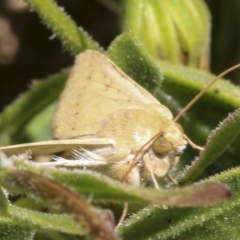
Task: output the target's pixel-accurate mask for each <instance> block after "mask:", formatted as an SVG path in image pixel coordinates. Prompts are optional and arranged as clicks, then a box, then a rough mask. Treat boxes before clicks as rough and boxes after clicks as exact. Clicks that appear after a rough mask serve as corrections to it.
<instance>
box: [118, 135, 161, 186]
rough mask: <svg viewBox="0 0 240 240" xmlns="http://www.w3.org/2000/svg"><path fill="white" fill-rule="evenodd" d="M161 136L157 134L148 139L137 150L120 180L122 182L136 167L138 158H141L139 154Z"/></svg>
mask: <svg viewBox="0 0 240 240" xmlns="http://www.w3.org/2000/svg"><path fill="white" fill-rule="evenodd" d="M162 134H163V133H162V132H159V133H157V134H156V135H154V136H153V137H152V138H150V139H149V140H148V141H147V142H146V143H145V144H143V145H142V147H141V148H139V150H138V151H137V153H136V154H135V156H134V158H133V160H132V162H131V164H130V166H129V168H128V170H127V171H126V173H125V174H124V176H123V178H122V179H121V181H122V182H125V181H126V178H127V176H128V174H129V173H130V172H131V170H132V169H133V168H134V167H135V166H136V164H137V160H138V157H139V156H141V152H145V151H146V150H147V149H148V148H149V147H150V144H151V143H152V141H154V140H155V139H156V138H157V137H159V136H160V135H162Z"/></svg>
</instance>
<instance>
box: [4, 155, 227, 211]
mask: <svg viewBox="0 0 240 240" xmlns="http://www.w3.org/2000/svg"><path fill="white" fill-rule="evenodd" d="M23 159H24V156H19V157H16V156H15V157H12V158H10V159H7V158H6V157H4V156H3V157H2V162H1V165H2V167H1V172H0V178H1V183H2V185H3V186H4V187H5V188H7V189H8V190H9V191H11V192H14V193H28V192H30V193H31V192H33V194H34V190H35V189H34V188H36V186H38V188H40V186H39V185H41V183H40V182H39V183H36V182H37V179H38V178H40V174H41V175H43V176H44V175H45V176H51V177H52V178H54V179H55V180H56V181H57V182H60V183H63V184H65V185H67V186H70V187H71V188H73V189H75V190H76V191H77V192H79V193H80V194H81V195H85V196H86V197H88V196H89V195H91V194H92V193H94V200H105V201H113V202H129V203H155V204H159V205H166V206H179V207H185V206H189V207H194V206H206V205H209V204H215V203H217V202H219V201H223V200H225V199H227V198H228V197H230V192H229V189H228V188H227V187H226V186H225V185H222V184H220V183H217V182H208V181H207V182H202V183H199V184H198V185H193V186H188V187H185V188H176V189H168V190H164V191H159V190H157V189H152V188H139V187H135V186H131V185H128V184H124V183H120V182H119V181H116V180H113V179H111V178H109V177H106V176H104V175H102V174H99V173H96V172H93V171H92V172H91V171H81V170H78V171H77V170H75V171H74V172H73V171H67V170H66V169H52V168H48V169H47V168H46V169H45V168H42V167H41V164H37V166H36V164H29V163H25V162H23ZM9 161H10V162H9ZM11 162H12V163H13V165H12V164H11ZM14 166H15V167H17V169H19V168H20V169H21V170H15V167H14ZM22 169H26V170H24V171H25V172H26V171H29V172H28V173H29V174H31V173H30V171H31V172H34V173H35V174H39V175H38V177H37V176H36V178H34V177H32V178H31V179H33V181H34V188H33V187H30V186H31V181H30V180H28V179H25V177H24V176H22V175H23V174H24V173H23V174H22V173H21V171H23V170H22ZM18 172H19V173H18ZM18 175H20V177H19V176H18ZM18 178H19V179H22V181H23V183H21V181H20V180H19V179H18ZM23 184H25V185H27V186H28V185H29V188H30V189H29V190H28V191H26V190H25V189H23V188H22V185H23ZM25 185H24V186H25ZM35 185H36V186H35ZM42 185H44V186H45V185H46V184H45V183H43V184H42ZM30 190H31V191H30ZM38 192H39V191H38ZM38 192H37V194H38V195H39V193H38ZM40 192H43V194H44V195H45V197H47V195H46V194H48V193H46V191H44V190H41V191H40ZM52 192H53V190H52ZM203 193H204V194H203ZM213 193H214V194H213ZM56 196H57V193H56ZM51 198H52V197H51ZM65 198H66V196H65Z"/></svg>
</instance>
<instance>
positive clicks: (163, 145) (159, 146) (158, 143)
mask: <svg viewBox="0 0 240 240" xmlns="http://www.w3.org/2000/svg"><path fill="white" fill-rule="evenodd" d="M152 147H153V150H154V151H155V152H156V153H158V154H160V155H164V154H166V153H168V152H169V151H170V150H171V149H172V144H171V142H170V141H168V140H167V139H166V138H165V137H164V136H159V137H158V138H157V139H156V140H155V141H154V142H153V145H152Z"/></svg>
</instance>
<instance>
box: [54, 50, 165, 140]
mask: <svg viewBox="0 0 240 240" xmlns="http://www.w3.org/2000/svg"><path fill="white" fill-rule="evenodd" d="M139 104H159V105H161V104H160V103H159V102H158V100H157V99H156V98H154V97H153V96H152V95H151V94H150V93H148V92H147V91H146V90H145V89H143V88H142V87H141V86H139V85H138V84H137V83H136V82H134V81H133V80H132V79H131V78H130V77H128V76H127V75H126V74H125V73H124V72H123V71H122V70H121V69H120V68H119V67H117V66H116V65H115V64H114V63H113V62H112V61H110V60H109V59H108V58H107V57H106V56H104V55H102V54H100V53H98V52H96V51H91V50H87V51H85V52H84V53H81V54H79V55H78V56H77V57H76V61H75V64H74V66H73V68H72V70H71V73H70V76H69V79H68V80H67V83H66V86H65V88H64V91H63V92H62V94H61V96H60V99H59V102H58V105H57V108H56V110H55V113H54V116H53V120H52V129H53V137H54V138H56V139H67V138H77V137H79V136H81V135H91V134H96V133H97V132H98V131H99V129H100V128H101V122H102V120H103V119H104V118H105V117H107V116H108V115H109V114H111V113H112V112H114V111H117V110H120V109H124V108H130V107H133V106H136V105H139Z"/></svg>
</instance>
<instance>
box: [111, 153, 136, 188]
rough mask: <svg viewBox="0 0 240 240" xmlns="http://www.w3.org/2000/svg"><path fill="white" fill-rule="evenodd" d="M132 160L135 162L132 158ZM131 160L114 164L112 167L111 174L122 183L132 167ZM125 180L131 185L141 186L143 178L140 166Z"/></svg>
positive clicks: (132, 170)
mask: <svg viewBox="0 0 240 240" xmlns="http://www.w3.org/2000/svg"><path fill="white" fill-rule="evenodd" d="M130 158H131V160H133V157H132V156H131V157H130ZM131 160H129V158H128V159H125V160H122V161H119V162H117V163H113V164H112V165H111V167H110V172H109V174H110V175H111V176H112V177H114V178H116V179H118V180H120V181H122V179H123V178H124V177H125V176H126V172H128V171H129V168H130V167H131ZM124 179H125V182H127V183H129V184H131V185H134V186H140V182H141V178H140V171H139V168H138V166H135V167H133V168H132V169H131V171H130V172H129V173H128V175H127V176H126V178H124Z"/></svg>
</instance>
